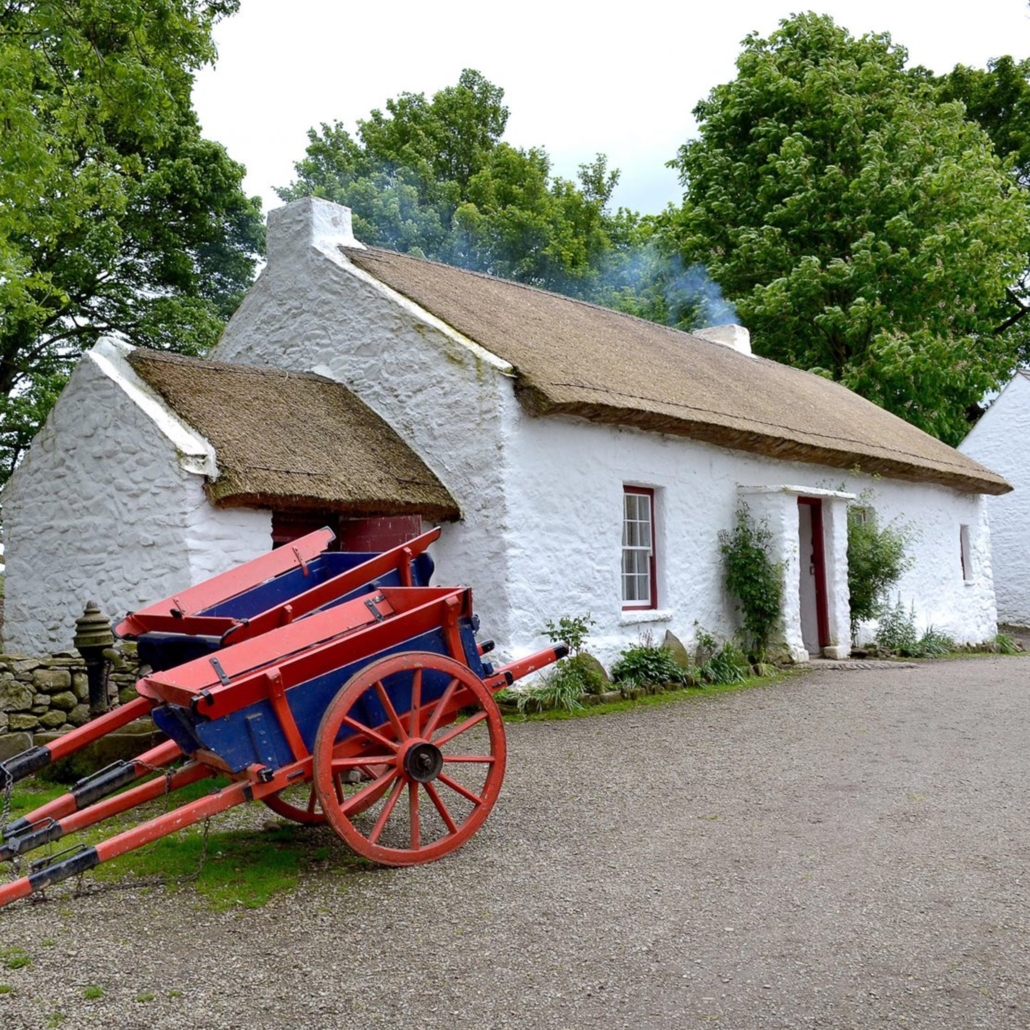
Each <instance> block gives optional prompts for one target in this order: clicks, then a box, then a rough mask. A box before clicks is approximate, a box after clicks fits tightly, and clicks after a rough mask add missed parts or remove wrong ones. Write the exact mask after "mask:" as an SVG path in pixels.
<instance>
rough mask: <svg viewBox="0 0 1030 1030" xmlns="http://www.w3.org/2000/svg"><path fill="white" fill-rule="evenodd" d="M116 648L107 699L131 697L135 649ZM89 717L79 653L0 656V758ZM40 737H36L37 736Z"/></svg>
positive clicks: (135, 672) (135, 674)
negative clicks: (117, 651) (118, 662)
mask: <svg viewBox="0 0 1030 1030" xmlns="http://www.w3.org/2000/svg"><path fill="white" fill-rule="evenodd" d="M123 647H124V651H120V652H119V656H120V663H121V664H120V665H118V666H116V667H115V668H112V670H111V674H110V677H109V679H108V693H109V696H110V697H111V700H112V701H117V700H121V701H129V700H132V698H134V697H135V696H136V689H135V686H136V680H137V679H138V678H139V667H138V665H137V662H136V656H135V649H134V647H132V646H128V647H125V646H124V645H123ZM88 719H89V684H88V682H87V680H86V666H85V664H84V663H83V661H82V658H81V657H80V656H79V653H78V651H58V652H56V653H55V654H53V655H49V656H47V657H45V658H32V657H30V656H28V655H20V654H0V760H2V759H3V758H5V757H10V756H11V755H13V754H17V753H18V752H19V751H24V750H25V749H26V748H30V747H32V746H33V745H34V744H38V743H42V742H43V740H42V738H43V736H44V735H46V739H48V740H49V739H52V737H53V735H54V734H56V733H65V732H67V731H68V730H71V729H74V728H75V727H76V726H81V725H83V724H84V723H85V722H86V721H87V720H88ZM37 738H40V739H37Z"/></svg>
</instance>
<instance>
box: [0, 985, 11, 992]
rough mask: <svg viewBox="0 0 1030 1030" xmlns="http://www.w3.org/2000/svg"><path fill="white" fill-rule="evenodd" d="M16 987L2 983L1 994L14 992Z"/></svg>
mask: <svg viewBox="0 0 1030 1030" xmlns="http://www.w3.org/2000/svg"><path fill="white" fill-rule="evenodd" d="M13 993H14V988H13V987H12V986H11V985H10V984H0V994H13Z"/></svg>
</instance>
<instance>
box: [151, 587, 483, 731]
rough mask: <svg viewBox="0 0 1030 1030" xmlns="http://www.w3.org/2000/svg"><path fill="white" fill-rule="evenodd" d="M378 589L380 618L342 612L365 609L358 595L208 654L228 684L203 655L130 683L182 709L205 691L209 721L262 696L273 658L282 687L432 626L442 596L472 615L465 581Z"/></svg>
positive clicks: (442, 607) (442, 614)
mask: <svg viewBox="0 0 1030 1030" xmlns="http://www.w3.org/2000/svg"><path fill="white" fill-rule="evenodd" d="M379 594H381V595H383V596H384V597H385V604H384V605H380V607H381V608H382V610H383V611H384V612H385V611H386V605H389V606H390V608H392V610H393V611H394V612H395V614H394V615H393V617H391V618H384V619H383V621H382V622H375V621H372V619H371V617H369V618H368V619H362V618H361V616H360V613H358V612H357V611H355V612H354V613H345V612H344V610H345V609H347V608H348V606H352V605H354V606H357V605H360V606H361V608H363V609H364V611H365V612H366V613H368V609H367V608H365V606H364V599H362V598H358V599H356V600H355V601H349V602H347V604H344V605H339V606H338V607H337V608H331V609H329V610H328V611H325V612H320V613H318V614H317V615H312V616H309V617H308V618H307V619H304V620H302V621H301V622H297V623H293V624H292V625H289V626H283V627H281V628H280V629H277V630H273V631H272V632H270V633H266V634H265V635H264V636H262V637H259V638H257V639H256V640H250V641H245V642H244V643H242V644H237V645H235V646H234V647H227V648H225V649H223V650H222V651H219V652H218V653H217V655H214V656H212V657H215V658H217V659H218V661H219V664H220V665H221V667H222V669H223V671H224V672H225V673H226V675H227V677H228V678H229V679H230V683H229V684H228V685H224V684H222V682H221V680H220V679H219V677H218V675H217V673H216V672H215V669H214V666H213V665H212V663H211V658H208V657H204V658H197V659H194V660H193V661H192V662H186V663H185V664H184V665H179V666H176V667H175V668H174V669H167V670H165V671H163V672H159V673H154V674H153V675H151V676H148V677H146V678H145V679H142V680H140V681H139V683H138V684H137V689H138V690H139V692H140V693H141V694H143V695H145V696H147V697H150V698H153V699H155V700H163V701H169V702H171V703H173V704H178V705H183V706H184V707H189V706H190V704H191V703H192V702H193V701H194V700H195V699H196V698H197V695H198V694H199V693H200V691H202V690H206V691H208V692H209V693H207V694H205V695H204V697H203V698H202V699H201V700H198V702H197V711H198V712H199V713H200V714H201V715H205V716H209V717H210V718H212V719H217V718H220V717H221V716H223V715H228V714H229V713H230V712H235V711H238V710H239V709H241V708H245V707H246V706H248V705H251V704H255V703H257V702H258V701H265V700H268V685H267V680H266V679H265V676H264V669H265V668H267V667H268V666H270V665H271V664H272V663H273V662H274V664H275V665H276V667H277V668H278V669H279V671H280V673H281V675H282V678H283V687H284V689H287V690H288V689H289V688H290V687H293V686H296V685H297V684H298V683H304V682H306V681H307V680H309V679H313V678H314V677H316V676H319V675H322V674H323V673H326V672H328V671H331V670H332V669H339V668H343V667H344V666H346V665H349V664H351V663H352V662H355V661H358V660H360V659H361V657H362V656H371V655H374V654H378V653H379V652H380V651H383V650H385V649H386V648H389V647H396V646H397V645H398V644H402V643H403V642H404V641H405V640H410V639H411V638H412V637H416V636H419V635H420V634H422V633H428V632H429V631H430V630H433V629H438V628H440V627H441V626H443V625H444V624H445V622H446V619H447V617H448V615H449V614H450V609H449V608H448V605H447V602H448V600H453V599H457V600H458V602H459V608H458V614H459V615H460V616H471V614H472V612H471V605H472V592H471V590H469V589H468V588H467V587H464V588H463V587H455V588H453V589H448V588H446V587H410V588H409V587H384V588H383V589H382V590H380V591H378V594H377V596H378V595H379ZM348 626H349V627H350V628H347V627H348Z"/></svg>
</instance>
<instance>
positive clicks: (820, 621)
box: [798, 497, 830, 647]
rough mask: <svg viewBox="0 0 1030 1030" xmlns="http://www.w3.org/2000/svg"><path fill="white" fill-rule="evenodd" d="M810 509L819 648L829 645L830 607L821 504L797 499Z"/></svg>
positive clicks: (820, 501) (816, 501) (815, 500)
mask: <svg viewBox="0 0 1030 1030" xmlns="http://www.w3.org/2000/svg"><path fill="white" fill-rule="evenodd" d="M798 504H799V505H800V504H806V505H808V506H809V507H810V508H811V509H812V564H813V565H814V566H815V614H816V622H817V625H818V630H819V646H820V647H828V646H829V644H830V606H829V601H828V598H827V595H826V547H825V543H824V540H823V502H822V498H820V497H799V498H798Z"/></svg>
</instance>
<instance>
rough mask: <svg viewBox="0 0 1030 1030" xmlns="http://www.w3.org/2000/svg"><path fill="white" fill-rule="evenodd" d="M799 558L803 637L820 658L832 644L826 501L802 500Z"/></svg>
mask: <svg viewBox="0 0 1030 1030" xmlns="http://www.w3.org/2000/svg"><path fill="white" fill-rule="evenodd" d="M798 556H799V562H798V565H799V566H800V579H799V583H798V593H799V596H800V600H801V636H802V639H803V641H804V645H805V650H806V651H808V653H809V654H811V655H820V654H822V649H823V648H824V647H826V646H828V645H829V643H830V615H829V606H828V604H827V598H826V547H825V544H824V536H823V502H822V498H819V497H799V498H798Z"/></svg>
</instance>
